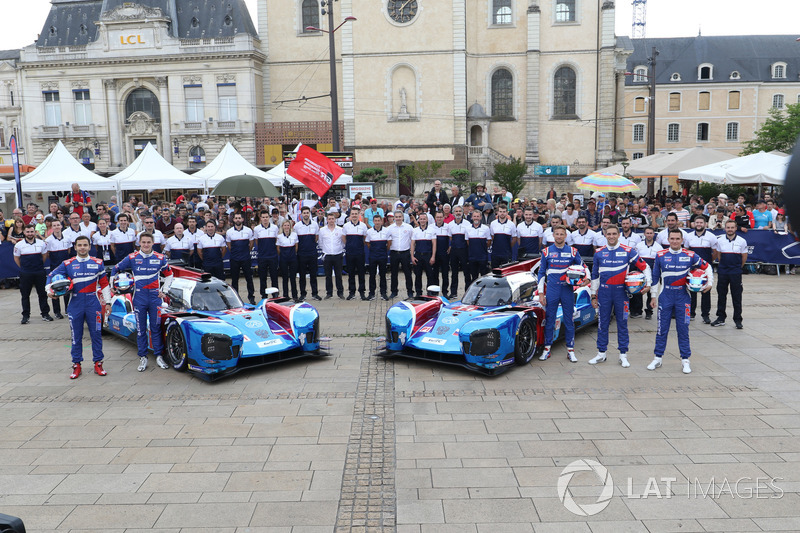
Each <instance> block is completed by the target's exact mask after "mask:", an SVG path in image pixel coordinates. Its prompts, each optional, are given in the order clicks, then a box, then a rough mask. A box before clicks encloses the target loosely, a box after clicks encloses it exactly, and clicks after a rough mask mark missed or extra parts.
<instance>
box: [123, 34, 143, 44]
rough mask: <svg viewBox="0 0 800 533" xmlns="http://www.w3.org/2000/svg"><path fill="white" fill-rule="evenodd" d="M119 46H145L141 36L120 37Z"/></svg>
mask: <svg viewBox="0 0 800 533" xmlns="http://www.w3.org/2000/svg"><path fill="white" fill-rule="evenodd" d="M119 44H122V45H126V44H145V42H144V41H143V40H142V36H141V35H127V36H125V35H120V36H119Z"/></svg>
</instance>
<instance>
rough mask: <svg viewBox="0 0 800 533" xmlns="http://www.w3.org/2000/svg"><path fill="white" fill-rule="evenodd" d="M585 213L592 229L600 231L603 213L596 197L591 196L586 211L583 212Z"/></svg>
mask: <svg viewBox="0 0 800 533" xmlns="http://www.w3.org/2000/svg"><path fill="white" fill-rule="evenodd" d="M583 215H585V216H586V222H587V224H589V229H590V230H592V231H598V230H599V229H600V221H601V220H602V215H601V214H600V212H599V211H598V210H597V202H595V200H594V198H589V201H588V202H587V203H586V211H584V212H583Z"/></svg>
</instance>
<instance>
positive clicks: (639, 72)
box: [633, 66, 647, 83]
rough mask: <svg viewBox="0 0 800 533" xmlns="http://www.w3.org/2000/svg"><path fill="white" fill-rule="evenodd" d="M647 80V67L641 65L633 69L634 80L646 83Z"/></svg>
mask: <svg viewBox="0 0 800 533" xmlns="http://www.w3.org/2000/svg"><path fill="white" fill-rule="evenodd" d="M646 81H647V67H643V66H639V67H636V68H635V69H633V82H634V83H644V82H646Z"/></svg>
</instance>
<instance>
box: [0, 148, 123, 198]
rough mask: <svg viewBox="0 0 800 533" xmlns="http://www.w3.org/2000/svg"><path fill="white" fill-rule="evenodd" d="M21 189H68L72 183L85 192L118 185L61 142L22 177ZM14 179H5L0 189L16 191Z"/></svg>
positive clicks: (1, 190)
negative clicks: (77, 156)
mask: <svg viewBox="0 0 800 533" xmlns="http://www.w3.org/2000/svg"><path fill="white" fill-rule="evenodd" d="M20 182H21V184H22V192H46V191H69V190H70V188H71V186H72V184H73V183H77V184H78V185H80V187H81V189H82V190H86V191H113V190H115V189H116V188H117V184H116V182H115V181H114V180H112V179H108V178H104V177H102V176H98V175H97V174H95V173H94V172H92V171H91V170H89V169H87V168H86V167H85V166H83V165H81V164H80V163H79V162H78V160H77V159H75V158H74V157H73V156H72V154H70V153H69V150H67V148H66V147H65V146H64V145H63V144H62V143H61V141H58V144H56V146H55V148H53V151H52V152H50V155H48V156H47V157H46V158H45V160H44V161H42V164H41V165H39V166H38V167H36V170H34V171H32V172H30V173H28V174H27V175H25V176H23V177H22V178H21V180H20ZM15 191H16V188H15V185H14V181H13V180H11V181H6V182H2V186H0V192H5V193H10V192H15Z"/></svg>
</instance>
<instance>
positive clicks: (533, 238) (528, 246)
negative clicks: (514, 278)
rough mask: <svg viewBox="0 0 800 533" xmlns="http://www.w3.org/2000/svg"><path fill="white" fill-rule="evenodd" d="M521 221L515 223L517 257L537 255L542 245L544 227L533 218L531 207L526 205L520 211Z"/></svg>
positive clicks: (527, 257) (523, 257)
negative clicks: (517, 246)
mask: <svg viewBox="0 0 800 533" xmlns="http://www.w3.org/2000/svg"><path fill="white" fill-rule="evenodd" d="M522 219H523V220H522V222H520V223H519V224H517V237H518V238H519V250H518V251H517V259H532V258H535V257H539V251H540V250H541V246H542V235H543V234H544V228H543V227H542V225H541V224H539V223H538V222H536V220H534V218H533V208H532V207H526V208H525V210H524V211H523V212H522Z"/></svg>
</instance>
